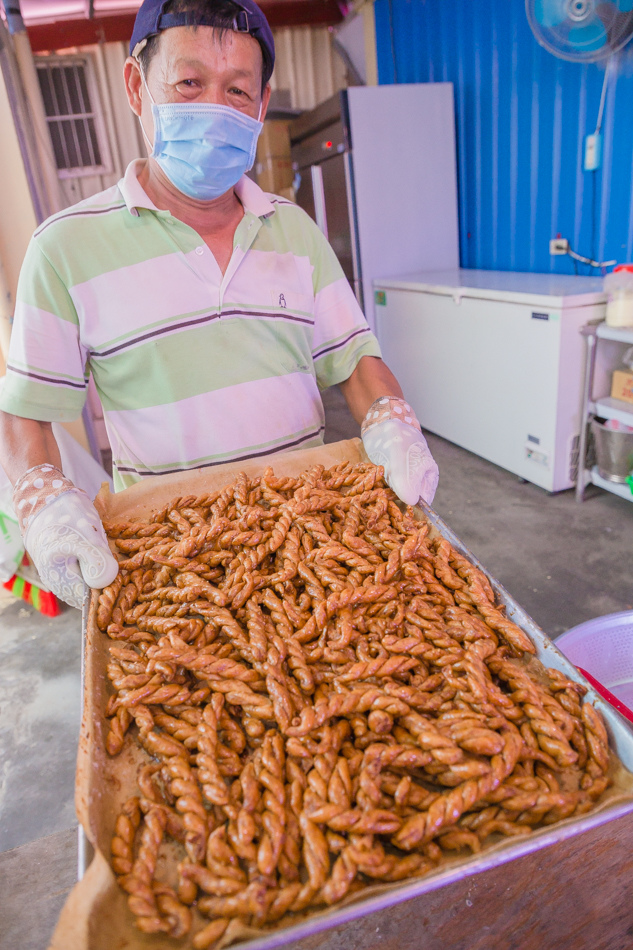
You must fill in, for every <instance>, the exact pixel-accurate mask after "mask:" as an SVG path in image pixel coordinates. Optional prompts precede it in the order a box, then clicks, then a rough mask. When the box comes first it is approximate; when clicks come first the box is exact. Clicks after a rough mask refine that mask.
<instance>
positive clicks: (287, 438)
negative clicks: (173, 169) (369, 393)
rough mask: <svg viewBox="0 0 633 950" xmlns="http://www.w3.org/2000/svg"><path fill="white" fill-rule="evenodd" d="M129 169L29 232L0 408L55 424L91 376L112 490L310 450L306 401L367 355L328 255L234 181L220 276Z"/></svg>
mask: <svg viewBox="0 0 633 950" xmlns="http://www.w3.org/2000/svg"><path fill="white" fill-rule="evenodd" d="M141 162H142V160H136V161H135V162H132V164H131V165H130V166H129V167H128V169H127V171H126V174H125V177H124V178H123V179H122V180H121V181H120V182H119V183H118V185H116V186H115V187H113V188H109V189H108V190H107V191H103V192H101V193H100V194H98V195H95V196H93V197H91V198H88V199H87V200H85V201H82V202H80V203H79V204H77V205H74V206H73V207H71V208H67V209H65V210H64V211H62V212H60V213H58V214H56V215H54V216H53V217H52V218H49V219H48V220H47V221H46V222H44V224H42V225H41V226H40V227H39V229H38V230H37V231H36V232H35V234H34V236H33V239H32V240H31V243H30V245H29V247H28V250H27V253H26V257H25V260H24V264H23V267H22V272H21V275H20V280H19V285H18V292H17V303H16V312H15V321H14V327H13V333H12V336H11V346H10V351H9V359H8V364H7V376H6V380H5V385H4V389H3V391H2V395H1V397H0V409H3V410H4V411H5V412H10V413H13V414H14V415H17V416H22V417H25V418H28V419H38V420H41V421H49V422H66V421H70V420H72V419H75V418H76V417H77V416H78V415H79V413H80V412H81V409H82V407H83V405H84V401H85V398H86V387H87V383H88V380H89V377H90V373H92V375H93V377H94V381H95V384H96V388H97V391H98V393H99V396H100V398H101V402H102V404H103V409H104V418H105V423H106V427H107V431H108V436H109V439H110V444H111V446H112V455H113V463H114V470H115V471H114V476H115V486H116V488H117V489H120V488H123V487H126V486H128V485H131V484H132V483H133V482H135V481H138V480H139V478H141V477H142V476H144V475H161V474H167V473H170V472H180V471H187V470H188V469H193V468H200V467H204V466H208V465H216V464H219V463H221V462H231V461H234V462H239V461H240V460H241V459H247V458H253V457H256V456H258V455H265V454H267V453H269V452H280V451H283V450H286V449H292V448H304V447H308V446H314V445H320V444H322V441H323V431H324V413H323V404H322V402H321V397H320V394H319V390H320V389H325V388H327V387H328V386H332V385H334V384H335V383H339V382H342V381H343V380H345V379H347V378H348V377H349V376H350V375H351V373H352V372H353V370H354V368H355V367H356V365H357V363H358V361H359V360H360V358H361V357H362V356H365V355H367V356H379V355H380V350H379V347H378V343H377V341H376V339H375V337H374V336H373V334H372V333H371V331H370V330H369V327H368V326H367V323H366V322H365V318H364V316H363V314H362V311H361V310H360V308H359V306H358V304H357V302H356V298H355V297H354V294H353V293H352V290H351V288H350V286H349V284H348V282H347V280H346V279H345V277H344V275H343V272H342V270H341V267H340V265H339V263H338V260H337V259H336V256H335V255H334V252H333V250H332V248H331V247H330V245H329V244H328V242H327V241H326V240H325V238H324V237H323V235H322V234H321V232H320V231H319V229H318V228H317V227H316V225H315V224H314V222H313V221H312V220H311V219H310V218H309V217H308V215H307V214H305V212H303V211H302V210H301V209H300V208H299V207H297V205H294V204H292V203H291V202H289V201H284V200H283V199H281V198H278V197H276V196H274V195H267V194H264V192H263V191H262V190H261V189H260V188H259V187H258V186H257V185H256V184H255V183H254V182H252V181H251V180H250V179H249V178H246V177H244V178H242V179H241V181H240V182H239V183H238V185H237V186H236V189H235V190H236V193H237V195H238V197H239V199H240V201H241V203H242V205H243V207H244V217H243V218H242V220H241V222H240V224H239V225H238V228H237V230H236V233H235V238H234V243H233V254H232V257H231V260H230V263H229V266H228V268H227V270H226V273H225V274H224V275H223V274H222V272H221V270H220V268H219V267H218V265H217V263H216V260H215V258H214V256H213V254H212V253H211V251H210V250H209V248H208V247H207V246H206V244H204V243H203V241H202V239H201V238H200V235H199V234H198V233H197V232H196V231H194V230H193V228H190V227H189V226H188V225H186V224H183V222H182V221H179V220H178V219H177V218H175V217H173V215H172V214H171V213H170V212H169V211H162V210H159V209H158V208H156V206H155V205H153V204H152V202H151V201H150V200H149V198H148V196H147V195H146V194H145V192H144V190H143V189H142V187H141V185H140V183H139V181H138V177H137V176H138V173H139V172H140V170H141V167H142V165H141Z"/></svg>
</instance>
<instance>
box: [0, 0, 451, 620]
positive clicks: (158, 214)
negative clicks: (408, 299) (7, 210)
mask: <svg viewBox="0 0 633 950" xmlns="http://www.w3.org/2000/svg"><path fill="white" fill-rule="evenodd" d="M130 53H131V55H130V57H129V58H128V59H127V61H126V64H125V84H126V89H127V94H128V98H129V102H130V107H131V108H132V110H133V111H134V113H135V114H136V115H137V116H138V118H139V121H140V123H141V127H142V130H143V136H144V138H145V141H146V143H147V147H148V152H149V158H148V159H143V160H137V161H135V162H132V164H131V165H130V166H129V167H128V169H127V171H126V174H125V177H124V178H123V179H122V180H121V181H120V182H119V183H118V185H117V186H115V187H113V188H110V189H108V190H107V191H105V192H102V193H101V194H99V195H96V196H94V197H92V198H89V199H87V200H86V201H83V202H80V203H79V204H78V205H75V206H74V207H72V208H67V209H66V210H64V211H62V212H60V213H59V214H57V215H55V216H53V217H52V218H50V219H49V220H48V221H46V222H44V224H42V225H41V226H40V227H39V228H38V230H37V231H36V232H35V235H34V237H33V239H32V241H31V244H30V246H29V249H28V251H27V255H26V258H25V262H24V266H23V269H22V274H21V277H20V283H19V287H18V301H17V306H16V314H15V322H14V330H13V335H12V340H11V348H10V353H9V360H8V366H7V376H6V381H5V385H4V388H3V392H2V395H1V397H0V410H2V411H1V412H0V437H1V441H0V445H1V458H0V460H1V461H2V464H3V466H4V468H5V470H6V472H7V474H8V476H9V478H10V479H11V481H12V483H13V484H14V486H15V487H14V505H15V509H16V511H17V513H18V516H19V518H20V522H21V528H22V531H23V535H24V541H25V546H26V549H27V551H28V552H29V554H30V555H31V557H32V559H33V561H34V562H35V564H36V566H37V568H38V570H39V572H40V575H41V577H42V579H43V581H44V583H45V584H47V585H48V586H49V587H50V589H51V590H53V592H54V593H55V594H57V595H58V596H60V597H61V598H63V599H64V600H66V601H67V602H68V603H71V604H74V605H75V606H79V604H80V602H81V597H82V592H83V581H84V580H85V581H86V583H87V584H89V585H90V586H93V587H102V586H105V585H106V584H108V583H110V582H111V581H112V580H113V579H114V577H115V576H116V573H117V565H116V562H115V560H114V558H113V557H112V555H111V554H110V552H109V549H108V546H107V542H106V539H105V535H104V533H103V529H102V526H101V524H100V521H99V518H98V515H97V512H96V511H95V509H94V507H93V505H92V504H91V502H90V500H89V499H88V497H87V496H86V495H85V494H84V493H83V492H80V491H79V490H78V489H77V488H75V486H74V485H73V484H72V482H70V481H69V480H68V479H67V478H66V477H65V476H64V475H63V473H62V472H61V470H60V469H61V462H60V456H59V450H58V447H57V444H56V442H55V439H54V437H53V435H52V430H51V423H52V422H64V421H68V420H71V419H74V418H76V417H77V416H78V414H79V413H80V412H81V409H82V406H83V404H84V400H85V396H86V385H87V380H88V378H89V375H90V373H92V375H93V377H94V380H95V384H96V387H97V390H98V392H99V395H100V397H101V401H102V404H103V407H104V417H105V421H106V426H107V429H108V435H109V439H110V443H111V446H112V455H113V465H114V479H115V487H117V488H119V489H120V488H123V487H126V486H128V485H130V484H132V483H133V482H135V481H138V480H139V479H140V478H143V477H144V476H147V475H161V474H167V473H171V472H181V471H188V470H191V469H194V468H200V467H205V466H211V465H214V464H219V463H221V462H234V463H235V464H236V465H238V464H239V461H240V460H242V459H247V458H255V457H257V456H259V455H262V456H263V455H266V454H269V453H271V452H281V451H286V450H288V449H292V448H299V447H301V448H303V447H308V446H313V445H320V444H321V443H322V439H323V429H324V414H323V405H322V402H321V398H320V395H319V390H321V389H324V388H326V387H328V386H332V385H335V384H339V385H340V387H341V389H342V391H343V394H344V396H345V398H346V400H347V403H348V405H349V407H350V410H351V412H352V414H353V415H354V417H355V419H356V420H357V421H358V422H359V423H361V424H362V425H361V432H362V437H363V441H364V444H365V448H366V451H367V454H368V455H369V457H370V459H372V461H374V462H376V463H377V464H382V465H384V467H385V472H386V476H387V479H388V481H389V483H390V484H391V486H392V487H393V489H394V491H395V492H396V493H397V494H398V495H399V496H400V498H402V499H403V500H404V501H406V502H407V503H409V504H414V503H415V502H417V501H418V499H419V498H420V497H422V498H424V499H425V500H426V501H427V502H430V501H431V500H432V498H433V495H434V493H435V488H436V485H437V478H438V473H437V466H436V465H435V462H434V461H433V459H432V457H431V455H430V453H429V451H428V447H427V445H426V442H425V440H424V438H423V436H422V434H421V432H420V427H419V424H418V422H417V420H416V418H415V415H414V414H413V412H412V410H411V408H410V407H409V406H408V404H407V403H406V402H405V401H404V399H403V398H402V392H401V390H400V387H399V385H398V383H397V381H396V379H395V378H394V377H393V375H392V374H391V373H390V371H389V370H388V369H387V367H386V366H385V364H384V363H383V362H382V360H381V359H380V350H379V347H378V343H377V341H376V339H375V338H374V336H373V334H372V333H371V332H370V330H369V328H368V326H367V324H366V322H365V320H364V317H363V314H362V313H361V311H360V309H359V307H358V304H357V302H356V300H355V298H354V295H353V293H352V291H351V288H350V287H349V284H348V283H347V281H346V279H345V277H344V276H343V273H342V270H341V268H340V265H339V263H338V261H337V259H336V257H335V255H334V253H333V251H332V249H331V248H330V246H329V244H328V243H327V241H326V240H325V238H324V237H323V235H322V234H321V232H320V231H319V230H318V228H317V227H316V225H315V224H314V223H313V222H312V221H311V219H310V218H309V217H308V216H307V215H306V214H305V213H304V212H303V211H302V210H301V209H299V208H298V207H297V206H296V205H293V204H292V203H291V202H288V201H284V200H283V199H281V198H278V197H276V196H274V195H267V194H264V192H262V190H261V189H260V188H259V187H258V186H257V185H256V184H254V182H252V181H251V180H250V179H249V178H248V177H247V176H246V175H245V173H246V172H247V171H248V170H249V169H250V168H251V167H252V165H253V162H254V159H255V150H256V145H257V138H258V135H259V133H260V131H261V128H262V122H263V120H264V116H265V114H266V108H267V105H268V101H269V98H270V85H269V80H270V77H271V74H272V70H273V65H274V58H275V51H274V42H273V37H272V33H271V31H270V28H269V25H268V23H267V21H266V19H265V17H264V15H263V14H262V12H261V10H260V9H259V7H258V6H257V5H256V4H255V3H254V2H253V0H234V2H233V0H144V2H143V4H142V5H141V7H140V9H139V12H138V15H137V18H136V23H135V26H134V32H133V35H132V40H131V44H130Z"/></svg>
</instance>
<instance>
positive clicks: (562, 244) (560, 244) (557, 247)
mask: <svg viewBox="0 0 633 950" xmlns="http://www.w3.org/2000/svg"><path fill="white" fill-rule="evenodd" d="M549 252H550V254H552V255H555V254H567V253H568V252H569V241H568V240H567V238H561V237H557V238H552V240H551V241H550V242H549Z"/></svg>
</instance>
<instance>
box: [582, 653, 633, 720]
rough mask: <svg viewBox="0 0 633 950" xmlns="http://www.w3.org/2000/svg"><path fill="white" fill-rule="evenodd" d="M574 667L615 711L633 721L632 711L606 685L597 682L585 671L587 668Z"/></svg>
mask: <svg viewBox="0 0 633 950" xmlns="http://www.w3.org/2000/svg"><path fill="white" fill-rule="evenodd" d="M576 669H577V670H578V672H579V673H582V675H583V676H584V677H585V679H586V680H589V682H590V683H591V685H592V686H593V688H594V689H595V691H596V692H597V693H600V695H601V696H602V698H603V699H606V701H607V702H608V703H609V704H610V705H611V706H613V708H614V709H617V711H618V712H619V713H620V714H621V715H622V716H624V718H625V719H628V720H629V722H633V712H632V711H631V710H630V709H629V707H628V706H625V705H624V703H623V702H622V701H621V700H619V699H618V697H617V696H614V695H613V693H612V692H611V690H609V689H607V687H606V686H603V685H602V683H599V682H598V680H597V679H596V678H595V677H594V676H592V675H591V673H587V670H583V668H582V667H581V666H577V667H576Z"/></svg>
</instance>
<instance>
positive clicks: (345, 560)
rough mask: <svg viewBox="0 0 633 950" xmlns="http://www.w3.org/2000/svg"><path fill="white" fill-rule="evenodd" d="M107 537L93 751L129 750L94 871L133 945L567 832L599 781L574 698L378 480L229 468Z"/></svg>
mask: <svg viewBox="0 0 633 950" xmlns="http://www.w3.org/2000/svg"><path fill="white" fill-rule="evenodd" d="M106 527H107V530H108V532H109V534H110V537H111V539H112V540H113V543H114V545H115V547H116V549H117V550H118V551H119V552H120V562H119V563H120V573H119V575H118V577H117V579H116V580H115V581H114V583H113V584H112V585H110V587H109V588H106V589H105V590H104V591H102V593H101V595H100V597H99V601H98V605H97V611H96V620H97V625H98V627H99V628H100V629H101V630H103V631H105V632H107V635H108V636H109V637H110V639H111V640H112V641H113V642H112V646H111V658H110V662H109V664H108V677H109V680H110V683H111V685H112V690H113V692H112V694H111V696H110V698H109V701H108V704H107V714H108V716H109V717H111V718H110V729H109V732H108V734H107V738H106V748H107V750H108V752H109V754H110V755H112V756H115V755H118V754H119V753H120V752H121V750H122V749H123V748H124V747H126V746H127V745H128V744H129V743H132V742H134V741H138V743H140V745H141V747H142V749H143V750H144V751H145V753H146V754H147V760H146V763H145V765H143V766H142V767H141V768H140V771H139V778H138V784H139V791H140V795H138V796H133V797H131V798H130V799H129V800H128V801H127V802H126V803H125V804H124V806H123V809H122V812H121V814H120V815H119V816H118V817H117V819H116V824H115V828H114V836H113V839H112V866H113V868H114V871H115V873H116V874H117V875H118V877H119V881H120V883H121V886H122V887H123V889H124V890H125V891H126V892H127V894H128V903H129V906H130V909H131V910H132V912H133V913H134V914H135V915H136V919H137V926H138V927H139V928H140V929H141V930H143V931H145V932H148V933H154V932H155V933H158V932H161V933H166V934H170V935H171V936H173V937H175V938H179V937H182V936H184V935H185V934H190V935H191V936H190V940H191V944H190V945H191V946H193V947H194V948H195V950H207V948H210V947H213V946H214V944H215V943H216V942H217V941H218V940H219V939H223V940H225V941H229V942H230V941H231V940H232V939H233V938H234V936H235V935H239V928H240V927H241V926H242V925H244V924H246V925H249V926H255V927H262V926H267V927H268V926H272V925H277V924H279V923H280V922H281V923H282V924H283V923H286V922H290V921H292V920H294V919H297V917H298V916H299V915H301V914H304V913H305V912H306V911H308V910H310V909H312V908H316V907H318V906H327V905H331V904H335V903H336V902H337V901H340V900H342V899H343V898H344V897H346V896H347V895H349V894H351V893H354V892H355V891H356V890H358V889H360V888H362V887H363V886H365V885H367V884H368V883H375V882H391V881H399V880H403V879H405V878H410V877H413V876H416V875H420V874H425V873H427V872H428V871H430V870H431V869H433V868H434V867H436V866H437V865H438V863H439V862H441V860H442V856H443V855H444V854H445V853H448V852H453V851H456V850H460V849H466V850H467V851H470V852H471V853H476V852H478V851H480V850H481V848H482V847H483V846H484V845H485V844H486V841H487V839H488V838H489V837H490V836H491V835H508V836H520V835H528V834H531V833H532V831H533V829H534V828H537V827H541V826H544V825H548V824H551V823H552V822H555V821H559V820H561V819H562V818H565V817H567V816H569V815H571V814H582V813H583V812H585V811H587V810H588V809H589V808H591V807H593V804H594V803H595V801H596V800H597V799H598V798H599V797H600V795H601V794H602V793H603V792H604V790H605V788H606V787H607V785H608V783H609V767H610V757H609V748H608V739H607V734H606V730H605V728H604V725H603V723H602V721H601V719H600V716H599V714H598V713H597V712H596V710H595V709H594V708H593V707H592V706H591V705H589V704H587V703H584V704H583V702H582V698H583V695H584V690H583V688H582V687H581V686H580V685H579V684H577V683H575V682H573V681H571V680H568V679H567V678H566V677H565V676H563V675H562V674H560V673H558V672H557V671H555V670H547V671H545V673H544V675H541V676H539V677H538V678H537V677H536V676H535V675H533V674H532V672H531V671H530V667H529V666H528V665H527V664H526V662H525V660H526V657H527V655H529V654H532V653H533V652H534V647H533V645H532V643H531V642H530V640H529V639H528V638H527V637H526V635H525V634H524V632H523V631H522V630H520V629H519V628H518V627H517V626H516V625H515V624H514V623H512V622H511V621H510V620H509V619H508V618H506V617H505V615H504V613H503V608H501V607H500V606H499V605H497V604H495V597H494V592H493V590H492V587H491V584H490V582H489V580H488V578H487V577H486V576H485V575H484V574H483V573H482V572H481V571H480V570H479V569H478V568H477V567H475V566H474V565H472V564H470V562H469V561H468V560H467V559H466V558H465V557H464V556H463V555H461V554H460V553H459V552H457V551H456V550H455V549H454V548H452V547H451V545H450V544H449V542H448V541H446V540H445V539H444V538H440V537H432V536H431V535H430V532H429V526H428V524H426V523H424V522H422V523H421V522H420V521H418V520H416V518H415V516H414V512H413V511H412V510H411V509H406V510H404V511H402V510H401V509H400V507H399V506H398V505H397V504H396V501H395V496H394V495H393V494H392V493H391V491H390V490H389V489H388V488H387V487H386V486H385V484H384V482H383V480H382V472H381V470H380V469H377V468H375V467H374V466H372V465H368V464H367V465H357V466H354V465H352V464H351V463H344V464H341V465H337V466H334V467H333V468H331V469H330V470H328V471H326V470H325V469H324V467H323V466H320V465H319V466H315V467H314V468H313V469H311V470H310V471H309V472H306V473H303V475H301V476H298V477H286V478H277V477H275V475H274V473H273V471H272V470H271V469H267V470H266V471H265V472H264V473H263V474H262V475H261V476H260V477H259V478H254V479H248V478H247V477H246V476H245V475H243V474H240V475H238V476H237V478H236V479H235V481H234V483H233V484H231V485H227V486H226V487H225V488H223V489H222V490H221V491H217V492H212V493H209V494H207V495H201V496H198V497H194V496H187V497H184V498H180V499H174V500H173V501H172V503H171V504H169V505H166V506H165V507H164V508H163V509H162V510H161V511H160V512H158V513H157V514H156V515H155V516H154V517H153V518H152V520H151V521H150V522H148V523H146V522H140V521H136V522H134V523H130V524H126V523H123V522H117V523H109V524H107V525H106ZM168 840H169V841H170V848H171V849H172V850H173V849H176V851H177V852H178V855H179V857H178V858H177V860H176V861H175V862H172V865H173V866H172V867H171V871H170V873H171V879H170V882H169V885H168V884H167V883H164V882H163V881H159V880H157V868H158V869H159V874H160V875H161V876H162V873H163V872H162V870H161V869H162V867H163V864H162V863H161V864H159V859H160V860H161V862H162V860H163V859H164V858H165V859H166V855H167V849H166V842H167V841H168ZM175 882H177V884H176V883H175ZM171 885H173V886H171ZM174 888H175V889H174ZM201 916H202V918H203V920H202V922H201V920H200V917H201ZM205 916H206V917H208V918H210V920H208V921H207V920H204V917H205Z"/></svg>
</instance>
